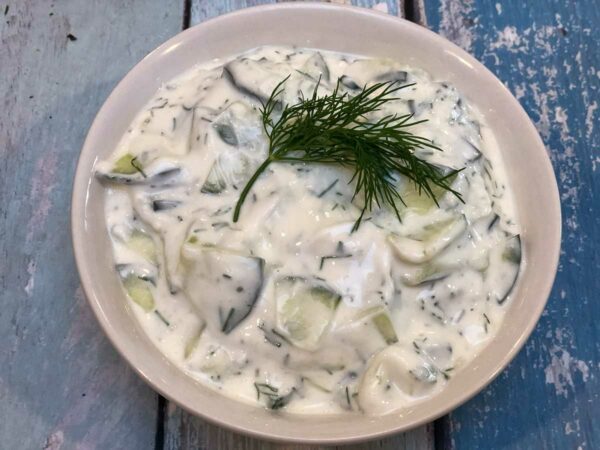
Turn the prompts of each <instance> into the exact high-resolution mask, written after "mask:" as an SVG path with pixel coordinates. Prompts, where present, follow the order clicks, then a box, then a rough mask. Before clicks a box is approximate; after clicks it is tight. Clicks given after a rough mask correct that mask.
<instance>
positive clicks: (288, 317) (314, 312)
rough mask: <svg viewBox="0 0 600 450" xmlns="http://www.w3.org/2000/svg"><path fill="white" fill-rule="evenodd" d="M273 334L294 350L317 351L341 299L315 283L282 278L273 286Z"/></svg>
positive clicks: (321, 284)
mask: <svg viewBox="0 0 600 450" xmlns="http://www.w3.org/2000/svg"><path fill="white" fill-rule="evenodd" d="M275 298H276V303H277V330H278V331H279V332H280V333H281V334H282V335H283V336H285V337H286V338H287V339H288V340H289V341H290V342H291V343H292V344H293V345H295V346H296V347H298V348H301V349H304V350H308V351H314V350H317V349H318V348H319V343H320V341H321V338H322V337H323V336H324V335H325V333H326V332H327V330H328V329H329V326H330V324H331V321H332V320H333V317H334V315H335V311H336V309H337V307H338V305H339V302H340V300H341V296H340V295H339V294H338V293H336V292H334V291H333V290H331V289H330V288H329V287H327V286H325V285H324V284H323V283H320V282H318V281H317V280H310V279H307V278H301V277H283V278H281V279H279V280H277V281H276V283H275Z"/></svg>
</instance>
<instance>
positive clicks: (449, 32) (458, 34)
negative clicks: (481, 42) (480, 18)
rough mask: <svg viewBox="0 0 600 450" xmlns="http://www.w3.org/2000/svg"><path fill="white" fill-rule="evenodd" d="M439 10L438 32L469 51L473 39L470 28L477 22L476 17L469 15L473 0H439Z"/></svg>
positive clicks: (472, 32)
mask: <svg viewBox="0 0 600 450" xmlns="http://www.w3.org/2000/svg"><path fill="white" fill-rule="evenodd" d="M439 12H440V16H441V21H440V34H441V35H442V36H444V37H445V38H447V39H450V40H451V41H452V42H454V43H455V44H457V45H459V46H460V47H462V48H463V49H465V50H466V51H470V50H471V47H472V45H473V41H474V31H473V29H472V28H473V27H474V25H476V24H477V21H476V19H472V18H471V17H470V15H471V14H472V12H473V0H460V1H453V0H441V2H440V7H439Z"/></svg>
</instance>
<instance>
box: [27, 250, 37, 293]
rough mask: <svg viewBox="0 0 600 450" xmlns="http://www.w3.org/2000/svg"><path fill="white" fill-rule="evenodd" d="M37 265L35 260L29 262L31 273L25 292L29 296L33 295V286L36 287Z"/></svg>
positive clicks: (29, 272) (28, 271) (29, 271)
mask: <svg viewBox="0 0 600 450" xmlns="http://www.w3.org/2000/svg"><path fill="white" fill-rule="evenodd" d="M35 267H36V264H35V261H34V260H33V259H32V260H31V261H29V263H28V264H27V274H28V275H29V278H28V279H27V284H26V285H25V293H26V294H27V296H28V297H31V294H32V292H33V288H34V287H35Z"/></svg>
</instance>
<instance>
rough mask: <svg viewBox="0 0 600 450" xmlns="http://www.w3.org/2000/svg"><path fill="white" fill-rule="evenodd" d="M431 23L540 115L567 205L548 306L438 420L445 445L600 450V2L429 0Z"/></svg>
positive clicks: (531, 112)
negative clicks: (509, 352) (513, 351)
mask: <svg viewBox="0 0 600 450" xmlns="http://www.w3.org/2000/svg"><path fill="white" fill-rule="evenodd" d="M425 4H426V13H427V19H428V22H429V25H430V26H431V27H432V28H433V29H434V30H436V31H438V32H440V33H441V34H442V35H444V36H446V37H448V38H449V39H450V40H452V41H454V42H455V43H457V44H458V45H460V46H461V47H463V48H464V49H466V50H467V51H469V52H471V53H472V54H473V55H475V56H476V57H477V58H478V59H480V60H481V61H482V62H483V63H484V64H486V65H487V66H488V67H489V68H490V69H491V70H492V71H493V72H494V73H496V74H497V76H498V77H499V78H500V79H501V80H502V81H503V82H504V83H506V85H507V86H508V87H509V88H510V89H511V91H512V92H513V93H514V94H515V95H516V97H517V98H518V99H519V100H520V102H521V104H522V105H523V106H524V107H525V109H526V110H527V111H528V113H529V115H530V116H531V118H532V119H533V121H534V122H535V124H536V126H537V128H538V130H539V132H540V134H541V136H542V138H543V140H544V142H545V144H546V147H547V149H548V151H549V152H550V155H551V158H552V162H553V165H554V168H555V172H556V176H557V178H558V181H559V186H560V192H561V201H562V211H563V245H562V253H561V262H560V267H559V272H558V276H557V279H556V283H555V286H554V290H553V293H552V296H551V298H550V301H549V303H548V307H547V308H546V311H545V313H544V315H543V317H542V319H541V321H540V323H539V325H538V327H537V329H536V330H535V332H534V334H533V336H532V338H531V339H530V340H529V341H528V343H527V344H526V346H525V348H524V350H523V351H522V352H521V353H520V354H519V356H518V357H517V358H516V360H515V361H514V362H513V363H512V364H511V365H510V367H509V368H508V370H506V371H505V372H504V373H503V374H502V375H501V376H500V377H499V378H498V379H497V380H496V381H495V382H494V383H493V384H492V385H491V386H490V387H489V388H488V389H486V390H485V391H484V392H483V393H482V394H480V395H479V396H477V397H476V398H475V399H473V400H472V401H470V402H469V403H468V404H466V405H465V406H463V407H461V408H459V409H458V410H456V411H455V412H453V413H452V414H450V415H449V416H448V417H447V418H446V419H445V420H443V421H442V422H441V423H438V424H440V425H442V426H443V427H442V428H443V430H442V431H443V433H442V434H441V435H440V436H441V438H442V439H440V443H443V441H444V438H445V442H446V445H445V446H444V447H447V448H468V449H470V448H511V449H533V448H536V449H537V448H545V449H576V448H600V427H598V426H597V424H595V422H596V419H597V417H599V416H600V401H599V396H600V377H599V373H598V369H599V368H600V328H599V327H598V323H600V303H599V302H598V292H600V277H599V275H598V268H599V264H600V242H599V241H598V236H600V124H599V119H600V111H599V106H598V103H599V102H600V92H599V90H600V37H599V35H598V33H597V25H598V24H599V23H600V4H599V3H598V1H597V0H578V1H574V0H572V1H564V0H535V1H528V2H523V1H520V0H519V1H517V0H511V1H497V2H491V1H487V0H426V2H425Z"/></svg>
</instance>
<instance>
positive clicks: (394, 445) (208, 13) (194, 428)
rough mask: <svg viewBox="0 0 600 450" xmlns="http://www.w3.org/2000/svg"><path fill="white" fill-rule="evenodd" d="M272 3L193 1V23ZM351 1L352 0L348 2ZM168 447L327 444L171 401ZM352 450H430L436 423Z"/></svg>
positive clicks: (393, 4) (250, 449) (250, 448)
mask: <svg viewBox="0 0 600 450" xmlns="http://www.w3.org/2000/svg"><path fill="white" fill-rule="evenodd" d="M264 3H272V2H269V1H262V2H261V1H220V2H212V1H208V0H204V1H203V0H194V1H192V4H191V14H190V18H191V21H190V22H191V25H195V24H197V23H200V22H202V21H204V20H207V19H209V18H212V17H215V16H217V15H220V14H223V13H225V12H229V11H232V10H235V9H240V8H243V7H247V6H254V5H257V4H264ZM345 3H350V2H345ZM352 3H354V4H355V5H357V6H363V7H375V6H376V8H377V9H378V10H380V11H382V12H389V13H392V14H402V12H403V11H404V9H403V3H401V2H397V1H388V2H376V1H364V0H363V1H356V2H352ZM164 448H165V449H167V450H179V449H202V450H221V449H243V450H254V449H256V450H258V449H260V450H296V449H306V450H309V449H313V450H317V449H323V448H325V447H314V446H313V447H307V446H297V445H282V444H274V443H270V442H265V441H260V440H257V439H253V438H249V437H245V436H241V435H238V434H235V433H232V432H230V431H228V430H225V429H223V428H220V427H217V426H215V425H212V424H209V423H206V422H204V421H202V420H201V419H199V418H197V417H194V416H192V415H190V414H188V413H187V412H185V411H183V410H182V409H181V408H178V407H177V406H175V405H173V404H169V405H168V407H167V410H166V414H165V434H164ZM344 448H347V449H349V450H366V449H370V448H377V449H382V450H384V449H385V450H387V449H389V450H392V449H394V450H403V449H406V450H428V449H433V426H432V425H426V426H423V427H420V428H417V429H416V430H413V431H410V432H408V433H404V434H400V435H398V436H394V437H390V438H386V439H383V440H379V441H374V442H369V443H365V444H360V445H354V446H350V447H344Z"/></svg>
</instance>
